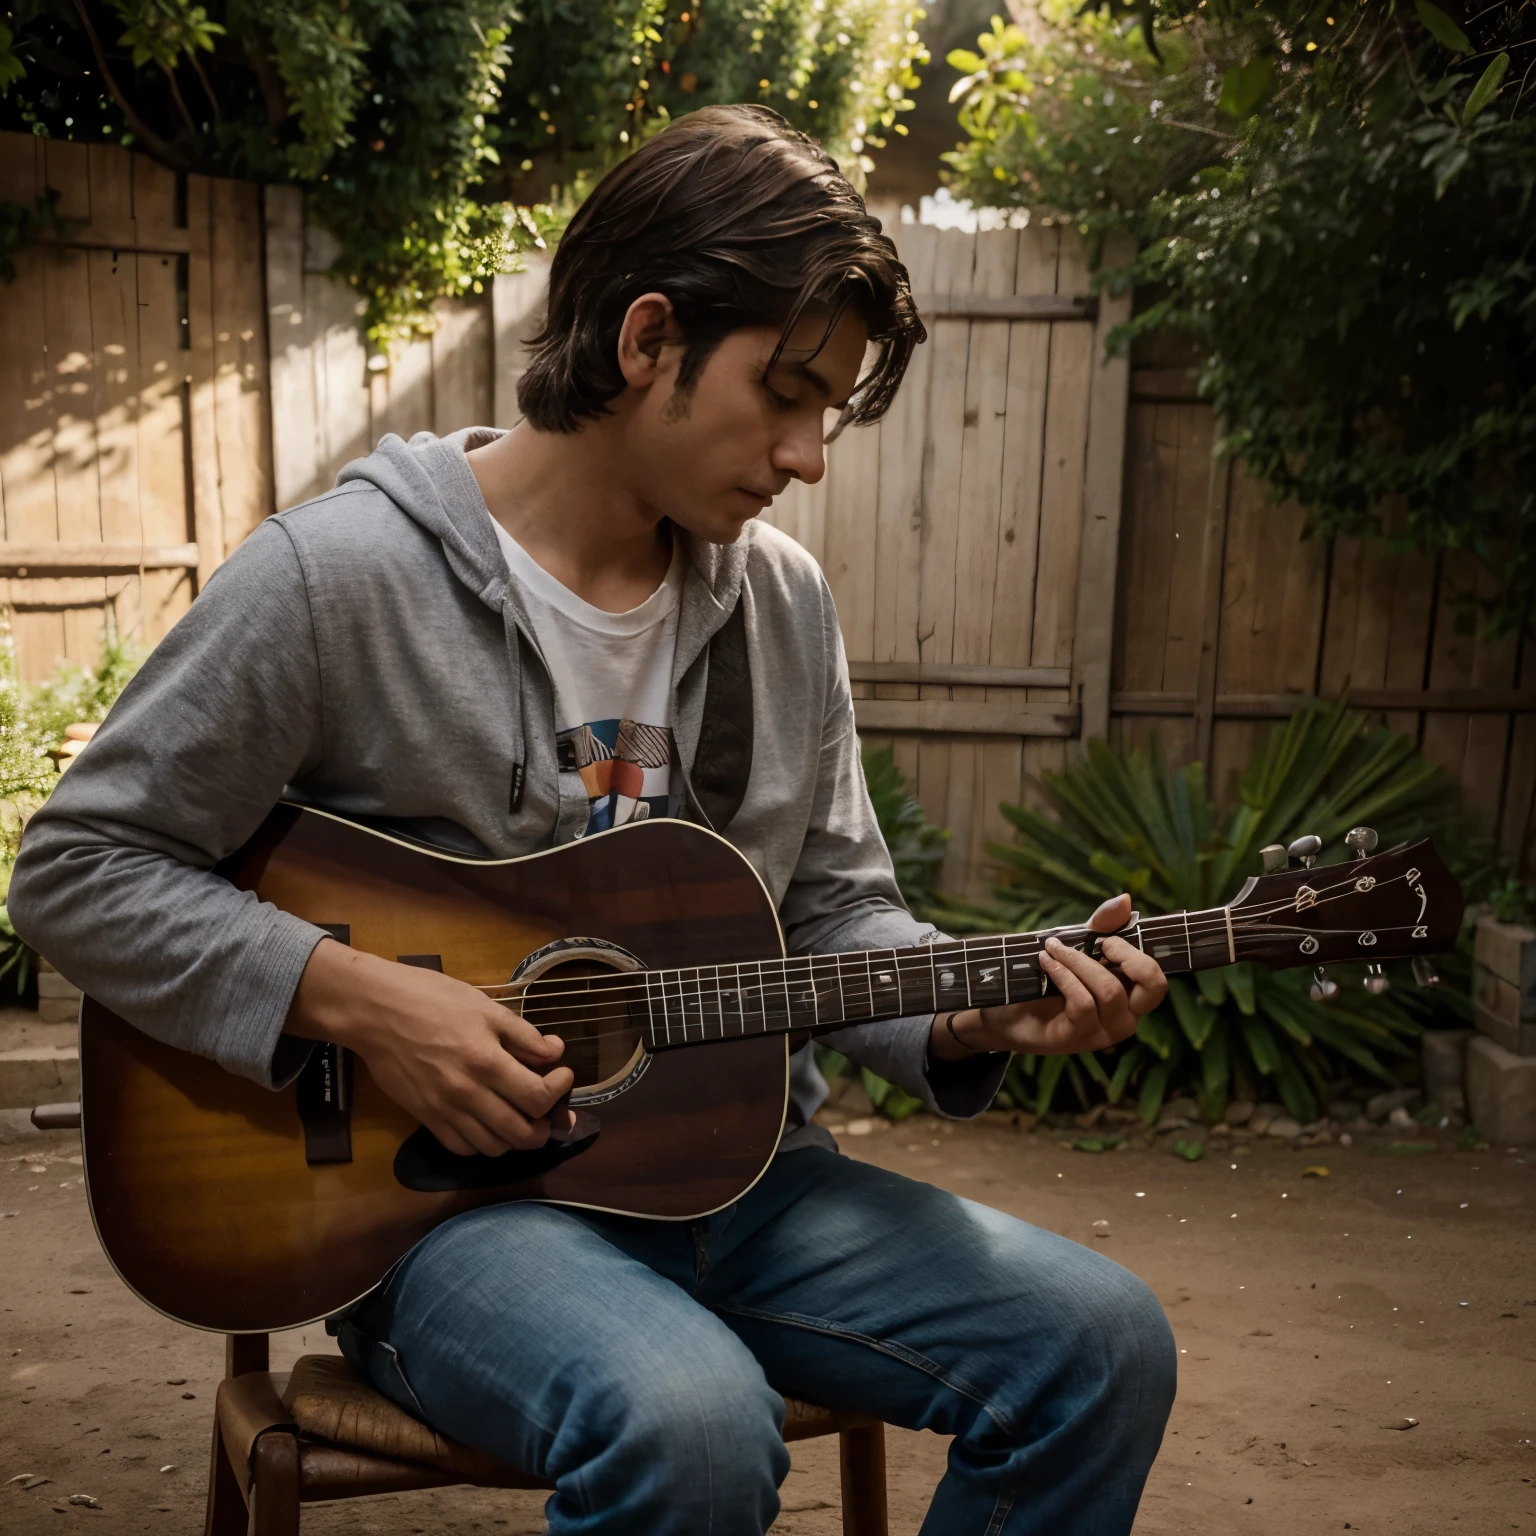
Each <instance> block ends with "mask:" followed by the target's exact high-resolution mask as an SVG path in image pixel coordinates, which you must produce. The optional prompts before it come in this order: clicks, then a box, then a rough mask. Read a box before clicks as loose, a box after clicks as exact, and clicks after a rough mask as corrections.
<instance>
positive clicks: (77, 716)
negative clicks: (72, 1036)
mask: <svg viewBox="0 0 1536 1536" xmlns="http://www.w3.org/2000/svg"><path fill="white" fill-rule="evenodd" d="M142 660H143V649H142V647H139V646H137V645H134V644H132V643H131V642H128V641H124V640H122V639H120V638H119V637H118V636H117V635H116V634H115V633H109V634H108V636H107V639H106V643H105V644H104V645H103V646H102V651H101V657H100V660H99V661H98V662H97V664H96V666H95V667H94V668H93V669H91V670H90V671H87V670H86V669H85V668H83V667H79V666H76V665H75V664H74V663H72V662H63V663H61V664H60V666H59V667H58V669H57V670H56V671H55V672H54V674H53V676H52V677H49V678H47V679H45V680H44V681H43V682H41V683H39V684H37V685H36V686H35V687H33V688H28V687H27V686H26V685H25V684H24V683H23V682H22V681H21V678H20V675H19V674H18V672H17V670H16V648H15V646H14V644H13V643H12V641H11V636H10V633H9V631H6V632H3V633H0V980H4V979H5V978H10V985H12V986H14V987H15V988H17V989H18V990H20V989H21V988H23V987H25V985H26V982H27V976H28V974H29V972H30V970H31V965H32V961H31V952H30V951H29V950H28V949H27V947H26V946H25V945H24V944H23V943H22V942H21V940H20V938H19V937H18V936H17V934H16V930H15V929H14V928H12V927H11V920H10V916H9V914H8V913H7V912H6V910H5V905H4V903H5V895H6V892H7V890H8V889H9V888H10V883H11V867H12V865H13V864H14V863H15V860H16V850H17V848H18V847H19V846H20V844H21V834H22V831H23V830H24V829H25V827H26V824H27V818H28V817H29V816H30V815H31V814H32V812H33V811H35V810H36V809H37V807H38V806H40V805H41V804H42V803H43V801H44V800H46V799H47V798H48V796H49V794H50V792H51V791H52V789H53V786H54V785H55V784H56V783H58V777H59V772H58V769H57V767H56V766H55V764H54V759H53V757H52V755H51V754H52V753H54V752H56V751H57V750H58V748H59V747H61V746H62V745H63V744H64V739H65V738H64V729H65V727H66V726H68V725H72V724H74V723H75V722H76V721H99V720H103V719H105V718H106V714H107V711H108V710H109V709H111V707H112V705H113V703H114V702H115V701H116V699H117V696H118V694H120V693H121V692H122V691H123V689H124V688H125V687H126V686H127V684H128V680H129V678H131V677H132V676H133V674H134V673H135V672H136V671H137V670H138V668H139V663H140V662H141V661H142Z"/></svg>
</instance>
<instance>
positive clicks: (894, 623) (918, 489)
mask: <svg viewBox="0 0 1536 1536" xmlns="http://www.w3.org/2000/svg"><path fill="white" fill-rule="evenodd" d="M896 233H897V237H898V243H899V246H900V250H901V255H902V260H903V261H904V262H905V263H906V266H907V271H908V274H909V276H910V278H911V281H912V282H913V284H914V285H917V284H921V283H924V282H928V281H930V280H931V279H932V275H933V270H934V263H935V261H936V260H937V256H938V236H939V231H938V230H936V229H933V228H931V227H930V226H927V225H921V224H906V225H900V226H898V229H897V231H896ZM933 358H934V346H933V342H932V340H929V341H928V342H927V343H925V344H924V345H923V346H922V347H920V348H919V349H918V352H917V355H916V357H915V358H913V360H912V366H911V368H910V369H909V370H908V373H907V378H906V380H905V382H904V383H903V384H902V387H901V390H900V392H899V393H898V394H897V396H896V400H895V402H894V404H893V405H892V407H891V410H890V413H889V414H888V415H887V416H886V418H885V420H884V421H883V422H882V423H881V424H880V495H879V502H878V505H877V507H876V513H875V614H874V649H873V651H872V653H871V654H872V657H873V659H874V660H876V661H911V662H915V661H917V660H918V658H919V643H918V630H919V620H918V595H919V592H920V589H921V562H922V534H923V521H924V504H923V488H924V484H925V481H926V475H925V473H924V457H925V454H926V452H927V422H928V402H929V400H930V398H931V390H932V382H931V375H932V369H933Z"/></svg>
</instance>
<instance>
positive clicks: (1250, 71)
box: [1216, 54, 1275, 118]
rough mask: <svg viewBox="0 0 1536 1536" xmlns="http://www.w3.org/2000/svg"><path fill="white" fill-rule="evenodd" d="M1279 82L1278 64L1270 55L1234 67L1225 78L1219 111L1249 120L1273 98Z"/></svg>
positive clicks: (1223, 78)
mask: <svg viewBox="0 0 1536 1536" xmlns="http://www.w3.org/2000/svg"><path fill="white" fill-rule="evenodd" d="M1274 83H1275V61H1274V60H1273V59H1272V58H1270V57H1269V55H1268V54H1258V55H1256V56H1255V57H1254V58H1251V59H1249V60H1248V62H1247V63H1246V64H1234V65H1233V66H1232V68H1231V69H1229V70H1228V71H1227V72H1226V74H1224V75H1223V76H1222V77H1221V95H1220V97H1219V98H1218V99H1217V102H1216V109H1217V111H1219V112H1225V113H1226V114H1227V116H1228V117H1238V118H1242V117H1249V116H1251V115H1252V114H1253V112H1254V111H1255V109H1256V108H1257V107H1258V105H1259V103H1260V102H1261V101H1263V100H1264V98H1265V97H1266V96H1268V95H1269V93H1270V91H1271V90H1272V89H1273V88H1274Z"/></svg>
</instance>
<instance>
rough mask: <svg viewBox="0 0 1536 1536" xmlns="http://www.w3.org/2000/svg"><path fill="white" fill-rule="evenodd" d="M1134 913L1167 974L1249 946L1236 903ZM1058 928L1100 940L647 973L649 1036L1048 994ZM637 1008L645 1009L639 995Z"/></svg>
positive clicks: (950, 947)
mask: <svg viewBox="0 0 1536 1536" xmlns="http://www.w3.org/2000/svg"><path fill="white" fill-rule="evenodd" d="M1134 921H1135V927H1134V928H1133V929H1131V930H1130V931H1129V932H1128V933H1127V934H1126V937H1127V938H1128V939H1130V940H1131V941H1132V942H1134V943H1135V944H1137V945H1138V946H1139V947H1140V948H1141V949H1142V951H1143V952H1144V953H1146V954H1149V955H1151V957H1152V958H1153V959H1154V960H1157V961H1158V962H1159V963H1160V964H1161V965H1162V966H1163V968H1164V969H1165V970H1167V971H1174V972H1176V971H1195V970H1200V969H1202V968H1204V967H1206V966H1218V965H1228V964H1231V963H1232V962H1233V960H1234V958H1235V956H1236V954H1237V930H1236V926H1235V924H1234V923H1233V920H1232V913H1231V911H1230V910H1228V909H1223V908H1220V907H1217V908H1213V909H1212V910H1211V911H1209V912H1193V913H1191V912H1177V913H1169V914H1167V915H1166V916H1164V917H1161V918H1150V919H1145V920H1143V919H1141V918H1140V916H1139V915H1138V916H1137V917H1136V918H1135V919H1134ZM1053 935H1054V936H1055V937H1057V938H1059V939H1060V940H1061V941H1062V943H1064V944H1070V945H1073V946H1074V947H1076V948H1078V949H1081V950H1085V951H1088V952H1090V953H1091V952H1092V951H1093V949H1094V946H1095V944H1096V942H1097V939H1098V935H1096V934H1094V933H1092V932H1091V931H1090V930H1089V929H1087V928H1085V927H1077V926H1074V927H1064V928H1056V929H1050V930H1047V931H1042V932H1039V933H1027V934H996V935H990V936H987V937H981V938H972V939H955V940H943V941H940V942H939V943H931V944H920V945H913V946H911V947H909V948H907V949H873V950H861V951H855V952H851V953H849V952H844V953H839V954H826V955H792V956H789V957H787V958H784V959H781V960H748V961H743V962H740V963H739V964H735V965H731V966H729V967H727V966H725V965H716V966H692V967H682V968H679V969H675V970H661V971H647V972H644V973H643V974H644V983H643V985H644V989H645V990H644V998H645V1003H644V1006H645V1009H646V1014H647V1020H648V1022H647V1025H646V1028H647V1034H648V1038H649V1039H650V1041H651V1043H652V1045H653V1046H655V1047H657V1048H660V1047H664V1046H671V1045H689V1044H695V1043H697V1042H700V1041H706V1040H724V1039H727V1038H743V1037H746V1036H748V1035H752V1034H782V1033H784V1032H786V1031H789V1030H799V1029H812V1030H828V1029H834V1028H837V1027H839V1026H842V1025H847V1024H857V1023H862V1022H870V1021H875V1020H880V1019H895V1018H904V1017H907V1016H909V1015H911V1014H914V1013H917V1014H921V1013H925V1012H935V1013H938V1012H944V1011H947V1010H950V1009H956V1010H958V1009H962V1008H991V1007H998V1006H1004V1005H1008V1004H1011V1003H1013V1002H1015V1001H1018V1000H1021V999H1024V998H1035V997H1045V996H1047V995H1049V994H1050V993H1051V992H1052V990H1053V989H1052V987H1051V983H1050V979H1049V978H1048V977H1047V976H1046V974H1045V968H1044V966H1043V965H1042V964H1041V947H1042V946H1043V944H1044V942H1045V940H1046V939H1047V938H1048V937H1050V936H1053ZM924 971H926V972H927V975H926V976H925V975H924V974H923V973H924ZM706 972H708V974H706ZM635 990H636V992H638V991H639V988H638V987H636V989H635ZM770 992H771V993H772V1002H771V1003H770ZM634 1006H635V1008H636V1010H637V1011H638V1008H639V1006H640V1005H639V1003H638V1001H637V1002H636V1004H635V1005H634Z"/></svg>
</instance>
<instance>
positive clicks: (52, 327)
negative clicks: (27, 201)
mask: <svg viewBox="0 0 1536 1536" xmlns="http://www.w3.org/2000/svg"><path fill="white" fill-rule="evenodd" d="M43 156H44V165H45V174H46V176H47V180H48V185H49V186H50V187H51V188H53V189H54V190H56V191H59V192H61V193H62V196H61V197H60V199H59V204H58V206H59V210H60V212H61V213H63V212H65V211H66V210H68V211H69V212H70V213H71V214H72V215H73V216H74V217H77V218H84V219H89V218H90V217H91V196H90V151H89V150H88V149H87V147H86V146H85V145H84V144H72V143H66V142H62V141H60V140H56V139H51V140H49V141H48V142H47V143H46V145H45V147H44V151H43ZM44 291H45V294H46V300H45V302H46V304H47V314H46V316H45V318H44V324H45V326H46V327H47V335H48V367H49V373H50V375H51V383H52V391H51V410H52V416H53V484H54V498H55V505H56V506H57V509H58V537H59V539H60V540H61V541H63V542H65V543H77V542H86V541H90V540H99V539H100V538H101V480H100V476H99V474H98V472H97V446H96V416H97V409H98V402H97V373H98V368H97V362H98V359H97V356H96V349H95V346H94V344H93V341H92V337H91V273H90V257H89V255H88V254H87V253H86V252H85V251H82V250H78V249H60V250H58V251H57V252H55V253H53V255H52V259H51V260H50V261H49V262H48V264H47V277H46V282H45V289H44ZM28 598H29V600H30V602H31V603H32V604H35V605H36V610H35V611H41V610H43V609H52V610H53V612H54V613H55V614H56V615H57V620H58V624H59V650H58V654H57V657H55V658H46V657H45V656H44V655H42V654H39V655H38V656H37V657H35V658H34V665H35V664H37V663H43V664H44V665H49V664H51V662H52V661H53V660H57V659H67V660H69V661H73V662H77V663H79V662H83V663H87V664H88V663H89V662H91V661H92V660H94V658H95V656H96V654H97V652H98V651H99V650H100V647H101V634H102V627H103V616H102V611H101V610H102V604H103V603H104V602H105V600H106V583H105V582H104V581H102V580H100V579H95V580H89V581H84V582H82V583H80V584H79V585H78V586H73V589H72V590H70V591H66V590H65V589H64V588H63V587H62V586H61V584H59V583H57V582H51V581H37V582H34V583H33V586H32V590H31V592H30V593H29V594H28ZM49 627H50V628H52V626H51V625H50V626H49Z"/></svg>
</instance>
